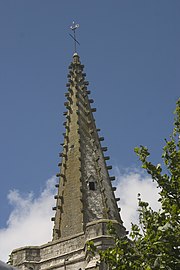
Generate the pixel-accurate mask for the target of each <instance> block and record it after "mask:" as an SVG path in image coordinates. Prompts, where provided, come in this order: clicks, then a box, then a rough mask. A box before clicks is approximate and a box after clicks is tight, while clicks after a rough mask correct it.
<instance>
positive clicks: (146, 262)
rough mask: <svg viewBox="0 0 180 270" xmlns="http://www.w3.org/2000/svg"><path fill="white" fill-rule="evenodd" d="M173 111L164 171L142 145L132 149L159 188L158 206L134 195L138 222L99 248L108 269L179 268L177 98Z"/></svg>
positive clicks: (179, 120)
mask: <svg viewBox="0 0 180 270" xmlns="http://www.w3.org/2000/svg"><path fill="white" fill-rule="evenodd" d="M175 114H176V116H175V122H174V130H173V133H172V135H171V137H170V139H169V140H165V143H166V144H165V146H164V148H163V154H162V159H163V161H164V165H165V167H166V173H163V170H162V167H161V165H160V164H158V165H153V164H152V163H151V162H150V161H148V157H149V155H150V154H149V152H148V149H147V148H146V147H144V146H140V147H136V148H135V149H134V151H135V153H136V154H137V155H138V157H139V159H140V161H141V163H142V168H144V169H145V170H146V171H147V173H148V174H150V175H151V177H152V180H153V181H155V182H156V183H157V185H158V187H160V193H159V194H160V199H159V201H160V202H161V205H162V209H161V210H159V211H154V210H152V209H151V207H150V206H149V204H148V203H147V202H143V201H142V200H141V198H140V195H138V201H139V209H138V211H139V224H140V225H139V226H138V225H136V224H132V229H131V233H130V237H131V240H129V239H128V237H126V236H125V237H124V238H121V239H119V238H118V237H117V236H114V238H115V246H114V247H113V248H109V249H107V250H105V251H100V258H101V261H104V262H106V263H107V265H108V266H109V269H117V270H120V269H143V270H151V269H167V270H171V269H172V270H176V269H180V253H179V249H180V224H179V223H180V219H179V218H180V207H179V204H180V99H179V100H178V101H177V106H176V111H175ZM111 230H112V229H111Z"/></svg>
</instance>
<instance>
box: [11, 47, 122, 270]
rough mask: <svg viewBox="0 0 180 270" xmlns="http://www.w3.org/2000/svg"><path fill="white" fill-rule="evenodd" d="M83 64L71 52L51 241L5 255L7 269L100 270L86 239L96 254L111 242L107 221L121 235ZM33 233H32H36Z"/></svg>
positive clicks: (107, 167) (118, 217)
mask: <svg viewBox="0 0 180 270" xmlns="http://www.w3.org/2000/svg"><path fill="white" fill-rule="evenodd" d="M88 84H89V83H88V81H87V80H86V74H85V73H84V65H82V64H81V62H80V57H79V55H78V54H77V53H76V52H75V53H74V55H73V61H72V63H71V64H70V66H69V73H68V83H67V85H66V86H67V92H66V93H65V96H66V102H65V103H64V105H65V108H66V110H65V112H64V116H65V122H64V123H63V125H64V126H65V132H64V134H63V135H64V142H63V143H62V152H61V153H60V154H59V155H60V163H59V164H58V166H59V168H60V170H59V173H58V174H57V177H58V178H59V181H58V183H57V184H56V187H57V195H55V200H56V203H55V206H54V207H53V210H54V211H55V215H54V217H53V218H52V221H53V222H54V228H53V238H52V241H50V242H48V243H47V244H44V245H42V246H35V247H34V246H28V247H23V248H19V249H16V250H14V251H13V252H12V253H11V259H10V261H11V264H12V265H14V266H16V267H17V268H19V269H23V270H26V269H29V270H30V269H31V270H40V269H41V270H53V269H58V270H75V269H77V270H80V269H81V270H84V269H92V270H95V269H100V270H105V269H106V266H105V265H104V264H101V263H99V257H98V256H94V257H91V256H90V254H89V253H88V251H87V242H88V241H90V240H92V241H93V242H94V244H95V246H96V247H97V248H98V249H106V248H108V247H109V246H111V245H112V243H113V241H112V238H111V236H109V234H108V232H107V225H108V223H109V222H110V221H111V223H113V224H114V226H115V228H116V230H117V233H118V234H119V236H120V237H121V236H124V235H125V234H126V231H125V228H124V227H123V225H122V220H121V217H120V214H119V211H120V209H119V208H118V206H117V201H118V200H119V199H118V198H115V195H114V191H115V189H116V188H115V187H113V186H112V181H113V180H115V177H114V176H110V174H109V170H111V169H112V166H109V165H107V164H106V161H107V160H109V157H108V156H106V155H105V152H106V150H107V147H103V146H102V145H101V141H103V140H104V138H103V137H100V136H99V134H98V132H99V129H97V128H96V124H95V119H94V115H93V112H95V111H96V109H95V108H93V107H91V104H92V103H93V99H91V98H89V94H90V91H89V90H88V88H87V87H88ZM37 233H38V232H37Z"/></svg>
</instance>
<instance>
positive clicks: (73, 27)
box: [69, 21, 80, 53]
mask: <svg viewBox="0 0 180 270" xmlns="http://www.w3.org/2000/svg"><path fill="white" fill-rule="evenodd" d="M70 28H71V30H72V31H73V35H71V34H69V35H70V36H71V37H72V39H73V40H74V52H75V53H76V43H77V44H79V45H80V43H79V42H78V41H77V39H76V29H77V28H79V24H75V22H74V21H73V24H72V26H70Z"/></svg>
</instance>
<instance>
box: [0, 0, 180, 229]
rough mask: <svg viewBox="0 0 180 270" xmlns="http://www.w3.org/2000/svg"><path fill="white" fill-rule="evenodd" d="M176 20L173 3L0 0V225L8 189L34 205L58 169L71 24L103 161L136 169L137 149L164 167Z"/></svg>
mask: <svg viewBox="0 0 180 270" xmlns="http://www.w3.org/2000/svg"><path fill="white" fill-rule="evenodd" d="M179 14H180V1H175V0H174V1H170V0H158V1H157V0H151V1H145V0H136V1H134V0H131V1H130V0H124V1H121V0H111V1H107V0H99V1H95V0H91V1H82V0H77V1H71V0H68V1H63V0H62V1H58V0H51V1H50V0H31V1H24V0H18V1H17V0H1V1H0V40H1V41H0V126H1V132H0V181H1V196H0V228H5V227H6V222H7V220H8V217H9V215H10V213H11V211H12V209H13V206H12V205H9V203H8V199H7V195H8V194H9V191H10V190H13V189H16V190H19V192H20V193H21V194H22V196H26V194H27V193H29V192H31V191H32V192H33V193H34V196H35V198H37V197H38V196H40V193H41V192H42V191H43V189H44V187H45V182H46V180H47V179H49V178H51V177H52V176H53V175H55V174H56V173H57V172H58V167H57V164H58V162H59V157H58V153H59V152H60V150H61V148H60V143H61V142H62V139H63V137H62V133H63V132H64V128H63V125H62V123H63V121H64V118H63V115H62V114H63V111H64V106H63V104H64V101H65V97H64V93H65V91H66V87H65V84H66V82H67V72H68V65H69V63H70V62H71V60H72V55H73V42H72V40H71V38H70V37H69V33H70V29H69V26H70V25H71V23H72V21H73V20H75V21H76V22H77V23H79V24H80V28H79V29H78V32H77V37H78V40H79V42H80V44H81V45H80V46H79V47H78V52H79V55H80V58H81V61H82V63H83V64H84V65H85V72H86V74H87V80H89V82H90V86H89V89H90V90H91V93H92V94H91V97H92V98H93V99H94V100H95V104H94V106H95V107H96V108H97V112H96V114H95V117H96V123H97V127H99V128H101V135H102V136H104V137H105V142H103V145H104V146H108V149H109V150H108V154H109V155H110V157H111V161H110V162H109V163H111V164H112V165H114V167H115V168H118V170H119V171H120V172H124V171H127V169H129V168H138V167H140V163H139V161H138V159H137V157H136V155H135V154H134V151H133V149H134V147H135V146H137V145H140V144H142V145H146V146H148V147H149V149H150V152H151V153H152V155H151V160H152V161H153V162H155V163H159V162H161V159H160V158H161V151H162V147H163V145H164V141H163V140H164V138H166V137H168V136H169V135H170V133H171V130H172V127H173V126H172V123H173V117H174V116H173V111H174V109H175V103H176V101H177V99H178V97H179V93H180V91H179V85H180V76H179V73H180V51H179V48H180V28H179V25H180V16H179Z"/></svg>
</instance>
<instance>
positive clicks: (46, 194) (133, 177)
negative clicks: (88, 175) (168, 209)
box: [0, 168, 160, 261]
mask: <svg viewBox="0 0 180 270" xmlns="http://www.w3.org/2000/svg"><path fill="white" fill-rule="evenodd" d="M116 175H117V182H116V184H117V191H116V196H117V197H120V198H121V200H120V204H119V205H120V207H121V209H122V210H121V217H122V220H123V221H124V225H125V227H126V228H127V230H129V229H130V226H131V222H134V223H137V222H138V212H137V202H138V200H137V194H138V193H140V194H141V197H142V199H143V200H145V201H148V202H149V203H150V205H151V207H152V208H153V209H155V210H156V209H158V208H159V207H160V204H159V203H158V202H157V201H158V198H159V196H158V189H157V188H156V185H155V183H153V182H152V180H151V178H150V177H148V176H145V175H144V174H143V173H142V171H139V170H128V169H126V170H123V173H122V172H120V171H119V169H118V168H116ZM54 184H55V177H52V178H51V179H49V180H48V181H47V182H46V187H45V189H44V190H43V191H42V192H41V194H40V195H39V197H38V198H34V196H33V193H29V194H27V195H26V196H23V195H21V194H20V192H19V191H18V190H13V191H10V192H9V194H8V201H9V203H10V204H11V205H12V206H13V210H12V212H11V214H10V216H9V219H8V221H7V226H6V228H2V229H0V260H3V261H7V260H8V255H9V254H10V253H11V251H12V250H13V249H15V248H18V247H22V246H28V245H40V244H44V243H46V242H48V241H50V240H51V238H52V227H53V223H52V222H51V221H50V218H51V216H52V215H53V212H52V206H53V205H54V203H55V201H54V198H53V195H54V194H55V189H54Z"/></svg>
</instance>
